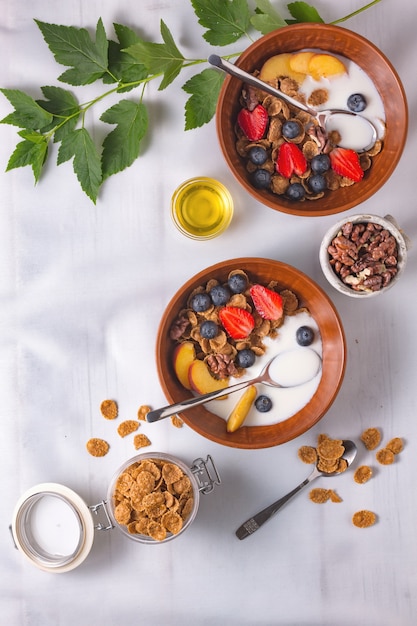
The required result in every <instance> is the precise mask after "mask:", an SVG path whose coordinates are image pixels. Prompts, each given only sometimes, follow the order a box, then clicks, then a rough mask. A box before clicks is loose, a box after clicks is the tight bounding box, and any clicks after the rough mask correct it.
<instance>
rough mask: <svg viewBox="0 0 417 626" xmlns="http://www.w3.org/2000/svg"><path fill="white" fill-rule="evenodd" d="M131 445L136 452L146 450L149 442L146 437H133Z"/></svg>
mask: <svg viewBox="0 0 417 626" xmlns="http://www.w3.org/2000/svg"><path fill="white" fill-rule="evenodd" d="M133 445H134V446H135V448H136V450H139V448H146V447H147V446H150V445H151V441H150V439H149V438H148V437H147V436H146V435H143V434H141V435H135V436H134V438H133Z"/></svg>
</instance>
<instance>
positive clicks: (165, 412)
mask: <svg viewBox="0 0 417 626" xmlns="http://www.w3.org/2000/svg"><path fill="white" fill-rule="evenodd" d="M300 352H303V353H304V354H306V353H311V356H312V357H313V363H312V368H311V370H310V372H309V373H308V374H307V376H306V377H305V378H303V377H302V376H301V377H300V378H297V375H296V378H295V379H293V380H292V381H291V380H290V379H288V380H287V384H282V382H281V383H280V382H279V381H277V380H275V378H274V377H273V375H272V374H271V373H270V372H271V369H272V368H273V366H274V365H276V363H277V362H278V363H279V360H282V361H283V363H284V365H285V358H286V357H288V356H289V361H288V362H287V366H288V364H291V365H294V364H293V363H291V361H292V359H293V356H294V355H295V353H300ZM293 353H294V354H293ZM314 361H315V363H314ZM281 367H282V364H281ZM321 368H322V359H321V357H320V356H319V355H318V354H317V352H315V351H314V350H310V349H309V348H302V349H300V350H288V351H286V352H280V353H279V354H276V355H275V356H274V357H272V359H271V360H270V361H268V363H267V364H266V365H265V367H264V368H263V369H262V371H261V373H260V374H259V376H256V377H255V378H251V379H250V380H242V381H241V382H240V383H236V384H235V385H230V387H225V388H224V389H218V390H217V391H210V392H209V393H205V394H203V395H201V396H197V397H195V398H189V399H188V400H184V401H183V402H179V403H176V404H170V405H168V406H165V407H162V408H161V409H155V410H153V411H149V413H147V415H146V421H147V422H157V421H159V420H161V419H164V418H166V417H170V416H171V415H175V414H176V413H180V412H183V411H186V410H187V409H191V408H192V407H195V406H199V405H201V404H205V403H206V402H210V400H216V399H217V398H222V397H223V396H226V395H229V393H235V392H236V391H241V390H242V389H245V388H246V387H249V386H250V385H256V384H257V383H264V384H265V385H269V386H270V387H278V388H281V389H283V388H286V389H288V388H290V387H299V386H301V385H304V384H305V383H307V382H309V381H310V380H313V378H315V377H316V376H317V374H318V373H319V372H320V371H321ZM278 375H279V367H278ZM281 376H282V372H281ZM284 380H285V372H284ZM291 383H292V384H291Z"/></svg>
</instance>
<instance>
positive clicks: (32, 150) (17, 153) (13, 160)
mask: <svg viewBox="0 0 417 626" xmlns="http://www.w3.org/2000/svg"><path fill="white" fill-rule="evenodd" d="M47 156H48V142H47V140H46V138H45V137H43V141H39V142H38V141H36V142H34V141H31V140H29V139H25V140H24V141H21V142H20V143H18V144H17V146H16V148H15V150H14V152H13V154H12V155H11V157H10V159H9V162H8V164H7V168H6V172H8V171H10V170H12V169H15V168H17V167H25V166H26V165H30V166H31V167H32V171H33V175H34V177H35V182H36V183H37V182H38V180H39V178H40V175H41V171H42V167H43V164H44V163H45V161H46V157H47Z"/></svg>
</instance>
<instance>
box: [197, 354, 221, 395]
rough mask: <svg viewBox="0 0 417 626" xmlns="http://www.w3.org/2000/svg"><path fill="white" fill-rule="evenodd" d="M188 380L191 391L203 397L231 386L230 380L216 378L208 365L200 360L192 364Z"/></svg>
mask: <svg viewBox="0 0 417 626" xmlns="http://www.w3.org/2000/svg"><path fill="white" fill-rule="evenodd" d="M188 380H189V384H190V387H191V389H193V390H194V391H196V392H197V393H199V394H201V395H203V394H205V393H209V392H210V391H217V390H218V389H225V388H226V387H227V386H228V384H229V379H228V378H221V379H217V378H214V376H212V375H211V373H210V370H209V368H208V366H207V365H206V363H205V362H204V361H200V360H199V359H196V360H195V361H193V362H192V363H191V365H190V367H189V370H188Z"/></svg>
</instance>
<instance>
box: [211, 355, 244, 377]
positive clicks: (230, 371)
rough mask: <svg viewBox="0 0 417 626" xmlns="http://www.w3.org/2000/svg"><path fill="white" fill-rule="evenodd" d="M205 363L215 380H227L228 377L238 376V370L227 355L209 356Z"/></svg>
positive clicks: (231, 358)
mask: <svg viewBox="0 0 417 626" xmlns="http://www.w3.org/2000/svg"><path fill="white" fill-rule="evenodd" d="M206 363H207V365H208V367H209V368H210V370H211V372H213V374H215V375H216V377H217V378H228V377H229V376H237V375H238V369H237V367H236V365H235V363H234V361H233V357H231V356H230V355H229V354H220V353H216V354H210V355H209V356H208V357H207V359H206Z"/></svg>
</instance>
